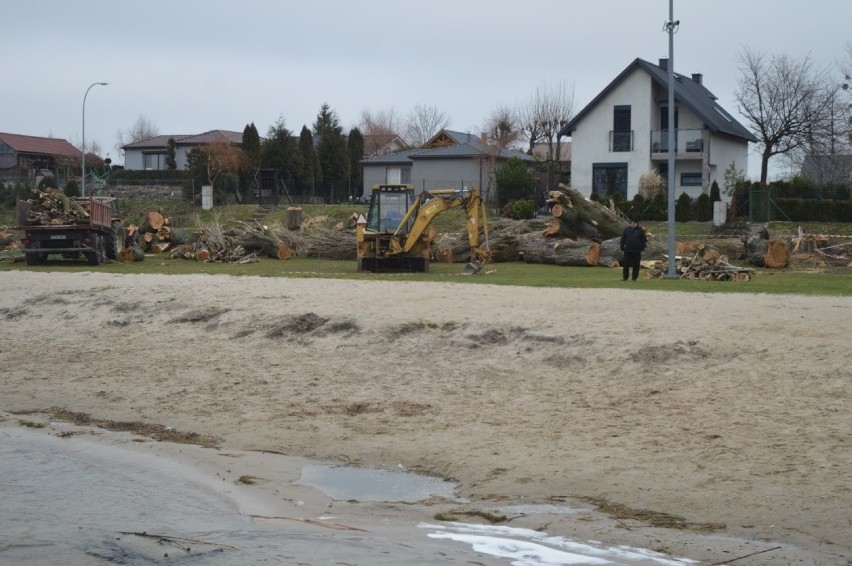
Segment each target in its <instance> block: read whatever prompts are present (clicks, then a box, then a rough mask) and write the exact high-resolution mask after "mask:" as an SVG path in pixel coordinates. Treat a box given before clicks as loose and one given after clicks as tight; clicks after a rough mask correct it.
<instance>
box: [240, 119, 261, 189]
mask: <svg viewBox="0 0 852 566" xmlns="http://www.w3.org/2000/svg"><path fill="white" fill-rule="evenodd" d="M242 152H243V155H244V156H245V160H244V163H245V168H244V169H243V170H242V171H240V190H241V191H243V193H244V194H252V191H250V190H249V189H250V188H252V186H256V185H257V181H256V180H255V175H256V174H257V170H258V169H260V134H258V133H257V127H255V125H254V122H252V123H251V124H246V127H245V128H243V139H242Z"/></svg>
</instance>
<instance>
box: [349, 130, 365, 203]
mask: <svg viewBox="0 0 852 566" xmlns="http://www.w3.org/2000/svg"><path fill="white" fill-rule="evenodd" d="M346 152H347V153H348V154H349V172H350V176H351V178H352V188H353V192H354V194H355V195H361V194H364V188H363V187H362V184H363V182H364V170H363V169H362V167H361V160H362V159H363V158H364V136H362V135H361V130H359V129H358V128H352V130H350V132H349V137H348V138H347V140H346Z"/></svg>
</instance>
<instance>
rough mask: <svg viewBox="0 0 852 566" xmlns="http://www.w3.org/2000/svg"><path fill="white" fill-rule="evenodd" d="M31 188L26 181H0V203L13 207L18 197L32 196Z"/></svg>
mask: <svg viewBox="0 0 852 566" xmlns="http://www.w3.org/2000/svg"><path fill="white" fill-rule="evenodd" d="M32 196H33V193H32V188H31V187H30V186H29V185H28V184H26V183H0V205H2V206H3V207H4V208H14V207H15V203H16V202H17V200H18V199H21V200H27V199H29V198H32Z"/></svg>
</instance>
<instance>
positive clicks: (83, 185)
mask: <svg viewBox="0 0 852 566" xmlns="http://www.w3.org/2000/svg"><path fill="white" fill-rule="evenodd" d="M108 84H109V83H92V84H90V85H89V88H87V89H86V94H84V95H83V166H82V173H83V174H82V175H81V176H80V196H83V197H84V196H86V97H87V96H89V91H90V90H92V87H94V86H98V85H100V86H106V85H108Z"/></svg>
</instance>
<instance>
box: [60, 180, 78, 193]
mask: <svg viewBox="0 0 852 566" xmlns="http://www.w3.org/2000/svg"><path fill="white" fill-rule="evenodd" d="M63 192H64V193H65V196H68V197H78V196H80V185H78V184H77V181H76V180H74V179H68V182H67V183H65V189H63Z"/></svg>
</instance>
